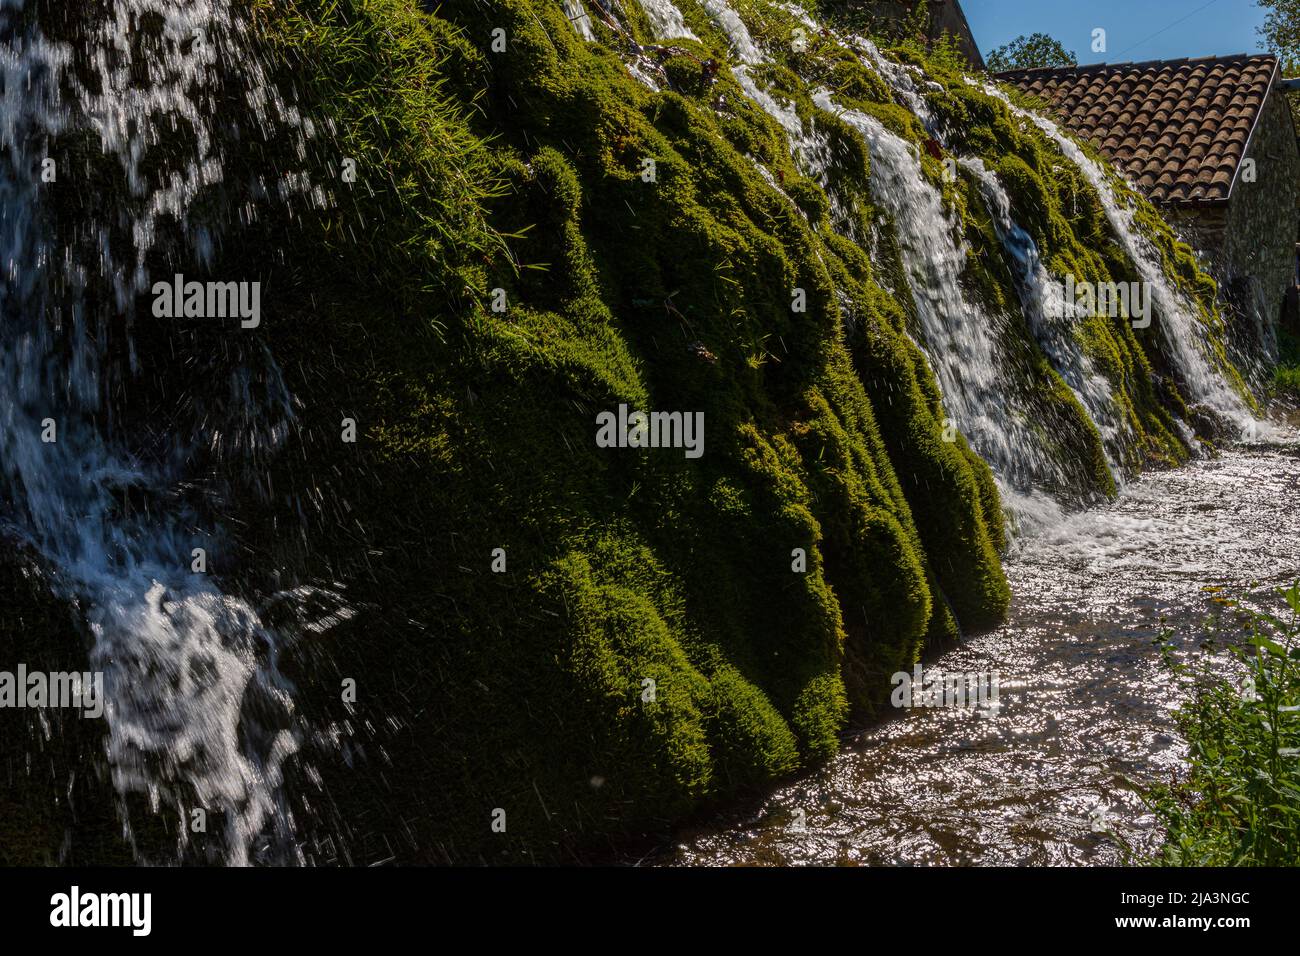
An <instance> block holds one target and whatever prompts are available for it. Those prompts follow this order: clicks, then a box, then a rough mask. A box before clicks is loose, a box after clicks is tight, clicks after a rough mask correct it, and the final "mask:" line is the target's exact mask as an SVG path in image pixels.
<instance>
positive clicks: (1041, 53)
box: [985, 33, 1079, 73]
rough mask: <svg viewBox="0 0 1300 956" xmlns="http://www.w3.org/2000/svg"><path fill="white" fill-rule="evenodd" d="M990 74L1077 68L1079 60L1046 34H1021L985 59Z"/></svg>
mask: <svg viewBox="0 0 1300 956" xmlns="http://www.w3.org/2000/svg"><path fill="white" fill-rule="evenodd" d="M985 63H986V65H987V66H988V69H989V72H990V73H1004V72H1006V71H1008V70H1033V69H1037V68H1039V67H1049V66H1078V65H1079V58H1078V57H1077V56H1075V55H1074V54H1073V53H1071V52H1070V51H1069V50H1067V49H1066V48H1065V47H1064V46H1062V45H1061V42H1060V41H1059V40H1056V39H1053V38H1052V37H1050V36H1048V35H1047V34H1046V33H1031V34H1029V35H1028V36H1025V35H1024V34H1021V35H1020V36H1018V37H1016V38H1015V39H1014V40H1012V41H1011V42H1010V43H1006V44H1003V45H1002V46H1000V47H998V48H997V49H996V50H994V51H993V52H992V53H990V54H989V55H988V56H987V57H986V58H985Z"/></svg>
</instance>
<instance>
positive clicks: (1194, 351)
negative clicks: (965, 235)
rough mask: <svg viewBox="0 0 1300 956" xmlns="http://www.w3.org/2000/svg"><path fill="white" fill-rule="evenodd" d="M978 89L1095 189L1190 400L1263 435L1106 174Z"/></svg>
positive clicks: (1024, 114)
mask: <svg viewBox="0 0 1300 956" xmlns="http://www.w3.org/2000/svg"><path fill="white" fill-rule="evenodd" d="M968 82H972V83H973V82H974V81H973V80H968ZM980 85H981V88H982V89H983V90H984V92H986V93H988V94H989V95H990V96H993V97H995V98H996V99H998V100H1000V101H1001V102H1002V103H1004V104H1005V105H1006V106H1007V108H1008V109H1010V110H1011V112H1012V113H1013V114H1014V115H1016V116H1018V117H1020V118H1021V119H1024V120H1028V121H1029V122H1032V123H1033V124H1034V125H1035V126H1037V127H1038V128H1039V129H1040V130H1041V131H1042V132H1043V133H1044V134H1045V135H1047V136H1048V137H1049V138H1050V139H1051V140H1052V141H1053V142H1055V143H1056V144H1057V146H1059V147H1060V149H1061V152H1062V153H1064V154H1065V156H1066V158H1067V159H1068V160H1069V161H1070V162H1071V163H1073V164H1074V165H1075V166H1076V167H1078V169H1079V171H1080V172H1081V173H1083V175H1084V177H1085V178H1086V179H1087V180H1088V182H1089V183H1091V184H1092V186H1093V188H1095V189H1096V190H1097V194H1098V195H1099V196H1100V198H1101V203H1102V208H1103V209H1104V210H1105V212H1106V218H1107V220H1109V222H1110V225H1111V229H1112V231H1113V232H1114V234H1115V237H1116V238H1117V239H1118V241H1119V243H1120V245H1121V247H1122V248H1123V249H1124V251H1125V253H1126V254H1127V255H1128V257H1129V259H1130V260H1131V261H1132V262H1133V265H1134V267H1135V268H1136V269H1137V272H1138V276H1139V278H1140V279H1141V280H1142V281H1143V282H1144V283H1146V284H1147V286H1148V287H1149V288H1150V289H1151V299H1152V302H1153V304H1154V307H1155V311H1156V313H1157V315H1158V322H1159V324H1160V331H1161V337H1162V340H1163V341H1164V343H1165V346H1166V349H1167V353H1168V355H1169V356H1170V358H1171V360H1172V361H1173V362H1174V364H1175V366H1176V368H1177V370H1178V373H1179V375H1180V376H1181V377H1182V379H1183V382H1184V383H1185V385H1186V388H1187V391H1188V393H1189V397H1190V399H1191V401H1193V402H1197V403H1200V404H1202V405H1203V406H1205V407H1206V408H1208V409H1209V410H1210V411H1211V412H1213V413H1214V414H1215V416H1216V417H1217V418H1218V419H1219V420H1220V421H1223V422H1227V423H1230V424H1232V425H1234V426H1235V427H1236V428H1237V430H1238V436H1234V437H1246V436H1254V435H1256V434H1258V433H1259V432H1260V430H1264V431H1267V430H1269V426H1268V425H1267V423H1261V422H1257V421H1256V420H1255V418H1254V416H1253V415H1251V413H1250V410H1249V409H1248V408H1247V407H1246V403H1245V402H1244V401H1243V400H1242V398H1241V396H1240V395H1238V394H1237V393H1236V392H1235V391H1234V390H1233V389H1232V388H1231V387H1229V385H1228V384H1227V382H1226V381H1225V380H1224V377H1223V375H1222V373H1221V372H1219V370H1218V369H1217V368H1216V367H1215V366H1214V364H1213V363H1212V362H1211V360H1210V359H1209V358H1208V357H1207V356H1206V355H1205V353H1204V352H1203V351H1202V349H1201V347H1200V345H1199V343H1200V342H1201V341H1202V340H1203V339H1204V338H1205V330H1204V327H1203V325H1202V323H1201V320H1200V318H1199V317H1198V315H1197V310H1196V308H1195V307H1194V306H1193V305H1192V304H1191V303H1190V302H1188V301H1187V297H1186V296H1185V295H1184V294H1183V293H1182V292H1181V291H1180V290H1178V289H1177V288H1175V286H1174V284H1173V283H1172V282H1171V281H1170V279H1169V277H1168V276H1166V275H1165V271H1164V268H1163V265H1162V263H1161V258H1160V253H1159V252H1158V251H1157V250H1156V249H1155V248H1154V247H1153V246H1152V244H1151V242H1150V240H1148V239H1147V238H1146V236H1144V235H1143V233H1142V231H1141V229H1140V228H1139V227H1138V225H1137V223H1136V221H1135V219H1136V210H1134V209H1133V208H1131V207H1130V206H1129V205H1128V204H1126V203H1121V201H1120V200H1119V197H1118V196H1117V195H1116V193H1115V187H1114V185H1113V184H1112V182H1111V179H1110V177H1109V176H1108V175H1107V172H1106V170H1105V169H1103V168H1102V166H1101V165H1100V164H1099V163H1097V162H1096V161H1094V160H1093V159H1091V158H1090V157H1089V156H1088V155H1087V154H1085V153H1084V151H1083V150H1082V149H1081V148H1080V147H1079V144H1078V143H1076V142H1075V141H1074V140H1073V139H1072V138H1070V137H1069V136H1067V135H1066V134H1065V133H1064V132H1063V131H1062V130H1061V128H1060V127H1059V126H1058V125H1057V124H1056V123H1054V122H1053V121H1052V120H1050V119H1048V118H1047V117H1045V116H1040V115H1038V114H1035V113H1030V112H1029V111H1027V110H1024V109H1021V108H1020V107H1018V106H1016V105H1015V104H1014V103H1012V102H1011V101H1010V99H1009V98H1008V97H1007V95H1006V94H1005V93H1004V92H1003V91H1002V90H1000V89H998V88H997V87H996V86H994V85H993V84H992V83H983V84H980Z"/></svg>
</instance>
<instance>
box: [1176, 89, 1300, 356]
mask: <svg viewBox="0 0 1300 956" xmlns="http://www.w3.org/2000/svg"><path fill="white" fill-rule="evenodd" d="M1246 158H1247V159H1253V160H1254V161H1255V179H1254V181H1253V182H1250V181H1248V179H1247V178H1246V176H1245V175H1244V169H1243V171H1242V173H1239V174H1238V175H1239V178H1238V180H1237V183H1236V185H1235V186H1234V187H1233V190H1232V197H1231V199H1230V200H1229V202H1228V203H1227V204H1226V205H1220V206H1207V207H1200V208H1192V207H1164V208H1163V209H1162V212H1163V213H1164V214H1165V216H1166V217H1167V218H1168V219H1169V221H1170V222H1171V223H1173V225H1174V227H1175V228H1176V229H1177V230H1178V231H1179V232H1180V233H1181V234H1182V235H1183V237H1184V238H1185V239H1186V240H1187V241H1188V242H1189V243H1190V244H1191V245H1192V246H1193V247H1194V248H1195V249H1196V250H1197V252H1199V253H1201V255H1202V256H1203V257H1204V258H1205V260H1206V261H1207V262H1208V263H1209V264H1210V266H1211V271H1212V272H1213V273H1214V277H1215V279H1217V280H1218V282H1219V284H1220V288H1221V291H1222V297H1223V300H1224V302H1225V304H1226V305H1228V307H1229V309H1230V311H1231V312H1232V313H1233V314H1234V316H1235V319H1234V321H1235V324H1236V326H1237V327H1236V328H1235V329H1234V333H1235V334H1234V336H1233V338H1234V339H1235V340H1236V344H1237V345H1238V346H1239V349H1238V350H1239V352H1240V353H1241V354H1242V355H1248V354H1251V353H1255V352H1257V350H1258V349H1259V348H1260V347H1263V348H1264V349H1265V351H1266V352H1267V353H1268V354H1269V355H1270V356H1273V355H1274V354H1275V352H1276V348H1277V341H1276V323H1277V321H1278V318H1279V316H1280V314H1281V311H1282V304H1283V301H1284V299H1285V296H1286V292H1287V289H1288V288H1289V287H1290V286H1291V283H1292V277H1293V275H1294V273H1295V254H1296V253H1295V250H1296V226H1297V221H1298V217H1300V148H1297V145H1296V132H1295V127H1294V125H1293V123H1292V119H1291V113H1290V110H1289V108H1288V106H1287V103H1286V98H1285V97H1284V96H1282V95H1281V94H1280V91H1278V90H1276V89H1275V90H1274V92H1273V93H1272V94H1271V95H1270V96H1269V98H1268V102H1267V103H1266V104H1265V107H1264V111H1263V113H1262V114H1261V115H1260V118H1259V122H1258V125H1257V126H1256V128H1255V134H1254V137H1253V138H1252V139H1251V142H1250V148H1249V152H1248V153H1247V156H1246Z"/></svg>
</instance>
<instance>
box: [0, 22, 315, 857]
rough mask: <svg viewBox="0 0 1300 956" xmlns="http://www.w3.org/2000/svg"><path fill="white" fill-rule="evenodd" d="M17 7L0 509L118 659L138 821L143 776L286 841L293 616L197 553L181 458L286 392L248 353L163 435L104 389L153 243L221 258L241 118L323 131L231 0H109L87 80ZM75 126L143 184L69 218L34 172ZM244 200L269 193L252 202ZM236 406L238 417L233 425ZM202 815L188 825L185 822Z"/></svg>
mask: <svg viewBox="0 0 1300 956" xmlns="http://www.w3.org/2000/svg"><path fill="white" fill-rule="evenodd" d="M25 14H26V11H25V10H24V4H23V0H7V2H6V3H5V4H3V5H2V8H0V34H3V37H4V40H5V42H4V44H3V47H2V49H3V50H4V60H3V61H2V64H0V65H2V68H3V88H4V99H5V103H4V109H3V114H2V115H3V122H2V123H0V145H3V158H2V159H0V200H2V202H0V217H2V219H0V225H2V229H0V246H2V253H3V255H4V259H5V262H6V264H7V267H8V268H7V271H6V274H5V276H4V282H3V285H2V286H0V313H2V315H3V321H4V330H5V343H4V348H3V349H0V457H2V459H3V471H2V472H0V481H2V482H3V498H2V500H3V507H4V519H5V520H4V529H5V531H6V532H7V533H8V534H9V535H10V536H12V537H13V538H16V539H17V540H18V541H20V542H21V543H23V544H24V545H25V546H27V547H28V548H29V549H30V551H31V552H32V553H34V554H35V555H36V556H37V557H38V559H39V560H40V561H41V562H43V563H44V564H46V565H47V566H48V568H49V570H50V577H51V578H52V580H53V581H54V586H55V588H56V590H57V591H58V593H60V594H61V595H62V596H64V597H66V598H67V599H69V600H71V601H73V602H74V603H75V604H76V605H77V606H79V607H80V608H82V610H83V612H84V619H85V621H86V624H87V627H88V630H89V632H90V635H91V637H92V638H93V643H92V647H91V650H90V666H91V668H92V669H93V670H95V671H101V672H102V673H103V675H104V688H105V697H106V706H105V719H106V723H107V741H106V749H107V758H108V762H109V766H110V768H111V776H112V781H113V784H114V786H115V788H116V789H117V791H118V792H119V794H120V795H122V797H123V798H124V799H123V820H124V826H125V828H126V831H127V835H128V836H130V835H131V826H130V822H129V817H128V816H127V813H126V807H125V802H126V801H125V798H126V797H127V796H129V795H132V794H135V795H139V796H141V797H143V798H144V799H145V800H146V801H147V802H148V804H149V805H150V806H151V808H152V809H155V810H157V809H160V808H161V807H163V806H164V805H169V806H170V807H171V808H173V809H174V810H175V811H177V812H178V813H180V814H185V811H186V810H188V809H189V808H203V809H205V810H206V811H207V813H209V814H213V815H215V816H216V817H217V818H218V819H219V820H222V821H224V847H223V848H222V855H223V856H224V858H225V860H226V861H227V862H229V863H232V864H245V863H248V862H250V861H251V860H252V859H253V857H254V844H255V841H256V842H258V843H259V844H260V845H262V846H267V845H270V846H272V854H273V855H274V857H275V858H278V859H288V858H292V854H291V852H290V851H286V850H285V849H284V848H285V847H286V846H287V845H288V844H289V842H290V840H289V838H290V836H291V834H292V829H293V821H292V818H291V814H290V813H289V811H288V809H287V806H286V802H285V800H284V798H283V795H282V793H281V787H280V785H281V782H282V775H283V772H284V769H285V762H286V760H287V759H288V758H289V757H290V756H291V755H292V754H294V753H295V751H296V750H297V749H298V747H299V744H300V738H301V733H300V730H299V728H298V727H297V725H296V717H295V715H294V707H293V702H292V698H291V696H290V692H291V688H290V687H289V685H288V683H287V681H286V680H285V679H284V678H283V677H282V676H281V674H280V672H279V670H278V667H277V657H278V654H279V652H280V649H281V638H280V636H279V635H277V634H276V633H275V632H273V631H271V630H270V629H268V628H266V627H264V626H263V625H262V623H261V621H260V620H259V617H258V614H257V612H256V610H255V609H254V608H253V607H252V606H251V605H250V604H249V603H248V602H247V601H245V600H243V599H242V598H240V597H237V596H235V595H233V594H230V593H225V592H223V591H222V589H221V588H220V587H219V586H218V584H217V583H216V582H214V580H213V579H212V578H211V577H209V576H208V575H207V574H203V573H193V571H192V565H191V558H192V553H193V549H194V548H196V547H202V548H205V549H208V550H219V549H220V548H221V542H222V537H221V534H220V530H219V528H217V527H215V526H213V524H212V523H211V521H210V519H209V515H208V514H207V509H206V508H204V507H200V506H198V505H194V504H190V503H188V502H189V498H188V497H187V493H186V491H185V486H186V478H187V476H186V468H187V464H188V463H189V461H190V460H191V459H192V458H193V457H194V456H195V455H196V454H198V453H199V449H200V448H201V447H204V446H208V447H212V448H216V449H218V450H220V449H223V448H234V447H238V448H240V449H242V450H244V451H245V452H246V453H248V454H265V453H266V452H267V451H269V450H272V449H273V448H274V447H276V446H277V445H278V444H279V443H281V442H283V441H284V439H285V437H286V436H287V435H288V433H289V430H290V427H291V424H292V409H291V402H290V398H289V396H288V395H287V394H286V393H285V391H284V388H283V386H282V384H281V383H280V381H279V377H278V372H277V371H276V369H275V368H274V365H273V363H270V362H267V364H266V368H265V369H264V370H262V371H261V372H260V373H259V377H260V379H261V380H260V381H259V382H258V383H257V387H255V388H254V387H251V385H250V382H249V380H248V374H249V373H248V367H247V363H244V364H245V369H244V370H242V371H240V372H238V373H235V376H234V377H233V378H232V379H231V381H230V388H229V392H230V395H231V396H233V397H236V398H242V399H243V400H244V401H245V402H249V403H252V404H251V406H245V407H243V408H242V409H241V410H239V411H236V412H234V413H232V415H231V417H230V418H229V420H225V419H222V417H221V416H220V414H217V415H213V416H211V424H212V425H213V430H212V432H211V433H210V434H207V435H194V436H189V437H187V438H186V439H183V440H181V439H177V440H175V441H176V444H175V445H174V446H173V447H171V448H166V447H163V446H162V445H161V443H159V442H157V441H153V442H152V443H150V442H148V441H145V440H143V439H142V438H141V437H140V436H138V435H131V434H127V433H126V430H125V429H124V428H122V427H120V426H121V421H120V419H121V416H120V415H119V414H118V409H117V403H116V402H115V401H113V400H111V399H110V396H112V395H120V394H123V393H129V389H130V379H131V375H132V372H133V371H134V370H133V369H131V370H127V371H121V370H118V369H115V368H114V367H113V366H112V364H111V362H110V360H109V359H110V354H111V346H112V335H111V334H110V331H109V329H110V326H111V325H112V324H113V322H115V321H118V320H120V319H121V318H123V317H126V318H127V319H128V323H129V316H130V313H131V310H132V307H133V302H134V300H135V298H136V297H137V296H139V295H141V294H144V293H145V292H146V291H147V290H148V289H150V277H149V276H148V268H147V260H148V257H149V255H150V253H151V252H153V251H154V250H155V247H157V246H158V245H159V244H160V243H161V242H163V239H162V238H161V237H162V236H163V234H164V233H166V234H167V235H168V236H169V237H174V236H175V235H176V234H177V230H178V228H179V233H180V234H181V236H182V238H181V240H180V242H181V243H182V244H183V246H184V247H185V248H178V247H175V246H174V245H173V246H172V247H171V248H169V249H168V257H169V258H176V259H177V260H178V261H183V257H184V256H185V255H186V254H187V253H186V249H188V255H189V257H190V258H189V261H191V262H193V263H195V264H196V265H198V266H202V265H204V264H206V262H207V261H208V260H209V258H210V256H211V252H212V249H213V246H214V242H215V241H216V240H217V239H218V237H219V229H220V226H221V225H222V223H221V222H214V221H211V220H207V221H205V220H204V219H203V217H201V216H198V215H193V216H192V215H191V212H192V210H193V209H194V208H195V205H196V203H197V202H198V201H199V200H200V199H203V200H205V201H206V202H208V203H210V204H211V203H215V202H216V200H217V199H218V197H219V196H220V195H221V194H222V190H223V189H224V188H225V187H226V186H227V185H228V184H225V183H223V158H224V145H223V138H225V137H226V136H227V135H228V133H227V131H228V129H229V128H230V127H228V125H227V124H228V123H229V124H231V125H232V126H233V124H235V123H240V122H242V123H243V124H244V125H243V127H242V136H243V137H244V138H245V145H247V144H248V143H249V142H251V139H252V137H253V136H255V135H257V134H258V133H259V131H260V132H262V133H267V132H269V130H270V129H271V128H274V129H276V130H277V131H278V132H280V133H285V134H287V136H288V139H289V140H290V141H292V143H293V151H294V152H296V153H297V154H298V156H299V158H304V157H305V155H306V148H307V141H308V140H309V139H310V138H311V137H312V136H313V135H314V132H315V130H314V128H313V127H312V125H311V123H310V122H309V121H306V120H304V119H303V118H302V117H300V116H299V115H298V113H297V111H296V109H294V108H293V107H292V106H291V105H287V104H286V103H285V102H284V101H283V100H282V99H281V98H280V96H279V94H278V92H277V91H276V90H275V88H274V87H273V86H272V84H271V83H270V82H269V80H268V78H267V76H266V74H265V73H264V71H263V69H262V68H261V66H260V65H259V63H258V60H257V57H256V56H254V55H252V50H251V45H250V42H249V40H248V37H247V36H246V35H245V27H244V25H243V24H242V22H241V21H240V20H239V18H238V17H236V16H235V15H234V13H233V12H232V10H231V8H230V5H229V4H228V2H226V0H209V2H193V3H190V2H181V0H117V2H115V3H113V4H111V5H108V6H107V7H106V8H105V9H104V10H103V11H100V12H99V16H100V20H99V22H97V23H93V24H91V25H89V26H88V27H87V30H88V33H87V35H86V36H85V37H84V38H82V39H79V41H78V46H79V47H80V48H82V49H83V50H84V51H86V52H88V54H89V66H90V72H91V73H92V74H93V75H94V78H95V82H94V85H93V88H88V87H87V86H86V85H85V84H83V82H82V81H81V79H80V76H81V75H82V73H79V72H78V70H76V69H74V68H73V66H72V61H73V53H72V46H71V45H70V44H64V43H61V42H55V41H52V40H49V39H47V38H46V37H45V36H44V35H43V34H42V32H41V31H40V29H39V28H38V27H35V26H33V25H31V23H30V22H29V20H28V19H27V18H26V17H25ZM95 16H96V14H95V13H93V12H91V13H88V15H87V18H86V19H87V21H88V22H89V21H93V20H94V19H95ZM223 63H235V64H238V77H237V78H236V79H237V82H236V83H235V84H234V85H236V86H237V88H238V89H239V90H240V91H241V92H242V96H243V106H244V114H243V115H241V116H239V117H238V118H236V119H222V118H221V117H223V116H225V117H228V116H229V112H228V111H229V110H230V103H229V101H228V100H223V101H222V102H223V105H222V106H221V108H218V105H217V103H218V100H219V97H220V95H221V94H223V93H224V91H225V87H223V86H222V85H221V78H222V73H223V68H222V66H221V64H223ZM142 76H143V77H148V83H147V84H142V83H140V82H139V79H140V77H142ZM69 133H76V134H78V135H81V136H85V137H88V138H89V140H90V141H91V142H93V143H94V146H95V149H94V152H98V153H100V154H101V155H102V157H104V158H103V159H102V160H100V161H102V162H106V163H109V164H115V165H116V166H117V167H118V168H119V169H120V173H121V176H122V179H123V181H124V183H125V186H126V189H125V192H126V194H127V195H126V197H125V198H123V200H122V202H123V205H122V206H121V207H119V208H113V209H106V210H100V211H98V215H97V218H96V219H95V220H94V221H93V222H89V223H82V224H79V228H78V230H77V232H76V234H75V235H71V236H65V235H63V234H62V233H61V232H60V231H59V230H58V229H57V228H56V227H55V226H54V224H53V223H52V222H51V218H50V217H49V216H48V215H47V214H46V206H45V203H46V199H47V196H48V195H49V190H51V189H52V188H53V187H52V186H51V185H50V184H49V183H47V182H45V181H44V180H43V179H42V176H41V172H42V170H43V168H45V167H44V165H43V164H44V163H45V160H47V159H51V160H53V161H55V162H56V163H57V162H58V161H60V159H61V157H62V156H63V155H64V152H63V148H62V147H61V144H63V143H66V140H60V137H62V136H65V135H66V134H69ZM178 137H179V138H180V139H182V140H183V141H184V142H186V143H187V144H188V146H187V148H186V150H184V151H182V155H181V158H180V160H179V161H177V160H176V159H175V158H174V156H175V154H172V155H173V158H171V159H170V160H169V161H167V162H158V161H157V160H156V158H155V156H154V152H155V150H161V149H162V147H163V145H164V144H166V145H172V144H174V143H175V142H176V141H177V139H178ZM74 175H75V172H74V171H73V170H69V169H64V170H63V171H61V173H60V176H61V177H62V178H63V179H65V180H66V179H69V178H71V177H73V176H74ZM304 190H305V180H304V179H303V178H302V177H301V176H298V175H295V174H292V173H286V174H284V175H283V176H282V177H281V178H280V179H279V180H278V181H272V182H270V183H267V182H263V183H261V184H260V186H259V187H258V189H255V190H254V198H256V196H257V195H258V194H259V193H262V194H269V195H271V196H272V198H280V197H283V196H286V195H288V194H290V193H301V192H303V191H304ZM245 195H246V194H245ZM316 199H317V200H318V201H319V200H320V199H321V196H320V195H319V194H317V196H316ZM243 214H244V215H245V216H248V215H255V209H254V206H253V204H252V203H251V202H247V200H246V202H245V205H244V207H243ZM122 224H125V225H126V228H125V229H123V228H121V226H122ZM168 241H169V242H170V243H176V242H177V240H176V239H175V238H169V240H168ZM166 278H167V279H169V280H170V278H171V276H170V275H168V276H167V277H166ZM231 334H235V335H237V334H239V329H238V327H237V325H236V326H233V327H232V333H231ZM132 355H133V356H134V352H132ZM132 364H134V363H132ZM223 427H229V428H238V430H239V431H240V434H239V435H238V436H237V437H236V436H229V435H223V434H222V433H221V430H222V428H223ZM155 431H162V432H165V431H166V428H165V427H162V428H157V429H155ZM232 470H234V469H233V468H232ZM141 500H144V501H145V502H146V504H145V505H143V506H142V505H140V504H139V502H140V501H141ZM148 502H152V504H148ZM187 831H188V828H187V827H179V828H178V832H179V833H180V834H181V837H180V840H181V841H182V843H183V842H184V841H185V839H186V837H185V834H186V833H187Z"/></svg>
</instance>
